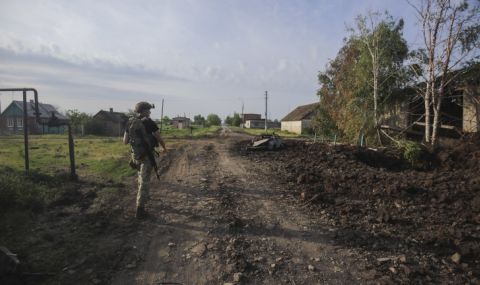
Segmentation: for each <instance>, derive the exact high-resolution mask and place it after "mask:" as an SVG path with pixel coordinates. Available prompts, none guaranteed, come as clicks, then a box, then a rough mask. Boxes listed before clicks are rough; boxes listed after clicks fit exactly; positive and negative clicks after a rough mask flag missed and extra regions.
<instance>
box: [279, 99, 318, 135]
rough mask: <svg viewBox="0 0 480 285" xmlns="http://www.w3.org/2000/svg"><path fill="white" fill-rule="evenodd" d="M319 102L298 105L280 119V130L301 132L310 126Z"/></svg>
mask: <svg viewBox="0 0 480 285" xmlns="http://www.w3.org/2000/svg"><path fill="white" fill-rule="evenodd" d="M318 106H319V103H312V104H308V105H303V106H298V107H297V108H295V110H293V111H292V112H290V113H289V114H288V115H287V116H285V117H284V118H283V119H282V120H281V129H282V131H288V132H292V133H297V134H303V133H305V132H306V131H308V130H310V129H311V128H312V119H313V117H314V116H315V111H316V109H317V107H318Z"/></svg>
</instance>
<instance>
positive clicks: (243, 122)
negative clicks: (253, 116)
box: [240, 100, 245, 128]
mask: <svg viewBox="0 0 480 285" xmlns="http://www.w3.org/2000/svg"><path fill="white" fill-rule="evenodd" d="M243 107H244V106H243V100H242V117H241V119H240V124H241V126H240V127H242V128H244V125H245V121H244V120H243Z"/></svg>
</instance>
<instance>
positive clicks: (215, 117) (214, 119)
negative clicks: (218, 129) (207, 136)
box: [206, 114, 222, 127]
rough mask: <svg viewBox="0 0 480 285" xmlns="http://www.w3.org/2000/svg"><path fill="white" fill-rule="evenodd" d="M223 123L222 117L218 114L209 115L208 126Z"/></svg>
mask: <svg viewBox="0 0 480 285" xmlns="http://www.w3.org/2000/svg"><path fill="white" fill-rule="evenodd" d="M221 124H222V120H221V119H220V117H219V116H218V115H216V114H209V115H208V116H207V121H206V125H207V126H209V127H210V126H220V125H221Z"/></svg>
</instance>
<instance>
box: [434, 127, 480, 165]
mask: <svg viewBox="0 0 480 285" xmlns="http://www.w3.org/2000/svg"><path fill="white" fill-rule="evenodd" d="M437 157H438V159H439V160H440V162H441V163H442V165H443V167H446V168H451V169H458V168H463V169H480V134H474V135H470V136H466V137H464V138H463V139H461V140H458V141H457V143H456V144H455V145H454V146H452V147H444V148H442V149H440V150H439V151H438V155H437Z"/></svg>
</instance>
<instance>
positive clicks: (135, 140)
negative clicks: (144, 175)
mask: <svg viewBox="0 0 480 285" xmlns="http://www.w3.org/2000/svg"><path fill="white" fill-rule="evenodd" d="M127 130H128V136H129V142H130V146H131V149H132V155H133V159H135V160H143V159H144V158H145V157H146V153H147V151H150V150H151V149H153V147H154V146H152V145H151V142H150V141H149V139H148V137H149V135H148V134H147V131H146V130H145V126H144V124H143V121H142V119H140V118H138V117H132V118H130V119H129V120H128V123H127ZM150 136H151V135H150ZM144 139H146V145H148V147H149V148H150V149H148V150H147V149H145V142H144Z"/></svg>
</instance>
